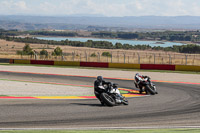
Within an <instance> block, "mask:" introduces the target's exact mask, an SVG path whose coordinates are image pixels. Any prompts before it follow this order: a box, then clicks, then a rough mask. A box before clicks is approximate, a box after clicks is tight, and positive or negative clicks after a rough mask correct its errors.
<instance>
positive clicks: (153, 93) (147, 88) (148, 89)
mask: <svg viewBox="0 0 200 133" xmlns="http://www.w3.org/2000/svg"><path fill="white" fill-rule="evenodd" d="M145 89H146V91H147V92H149V93H150V94H151V95H155V94H156V91H154V90H153V89H152V88H151V87H150V86H149V85H146V86H145Z"/></svg>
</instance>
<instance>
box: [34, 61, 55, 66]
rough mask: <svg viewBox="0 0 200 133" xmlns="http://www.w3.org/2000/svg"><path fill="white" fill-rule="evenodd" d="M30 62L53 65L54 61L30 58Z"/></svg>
mask: <svg viewBox="0 0 200 133" xmlns="http://www.w3.org/2000/svg"><path fill="white" fill-rule="evenodd" d="M31 64H40V65H54V61H47V60H31Z"/></svg>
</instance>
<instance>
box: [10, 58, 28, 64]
mask: <svg viewBox="0 0 200 133" xmlns="http://www.w3.org/2000/svg"><path fill="white" fill-rule="evenodd" d="M14 63H15V64H30V63H31V61H30V60H20V59H14Z"/></svg>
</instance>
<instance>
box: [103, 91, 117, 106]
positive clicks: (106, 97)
mask: <svg viewBox="0 0 200 133" xmlns="http://www.w3.org/2000/svg"><path fill="white" fill-rule="evenodd" d="M100 97H101V100H102V101H103V102H104V103H105V104H106V105H107V106H115V105H116V102H115V100H114V99H113V98H112V97H111V96H110V95H108V94H107V93H101V95H100Z"/></svg>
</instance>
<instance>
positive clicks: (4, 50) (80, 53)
mask: <svg viewBox="0 0 200 133" xmlns="http://www.w3.org/2000/svg"><path fill="white" fill-rule="evenodd" d="M24 46H25V43H20V42H12V41H5V40H0V58H11V59H13V58H14V59H35V58H37V59H41V60H44V59H45V60H65V61H90V62H115V63H146V64H147V63H148V64H176V65H177V64H180V65H199V66H200V54H181V53H175V52H164V51H151V50H144V51H142V50H120V49H97V48H87V47H71V46H62V45H60V46H59V47H60V48H61V49H62V50H63V56H62V57H54V56H51V53H52V51H53V50H54V49H55V48H56V47H58V45H47V44H30V47H31V48H32V49H33V50H35V51H37V52H38V53H39V52H40V51H41V50H42V49H45V50H47V51H48V52H49V55H50V56H48V57H44V56H40V55H37V56H21V55H16V52H17V51H18V50H22V49H23V47H24ZM103 52H110V53H111V54H112V57H104V56H101V54H102V53H103ZM92 53H95V54H96V57H91V54H92Z"/></svg>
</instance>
